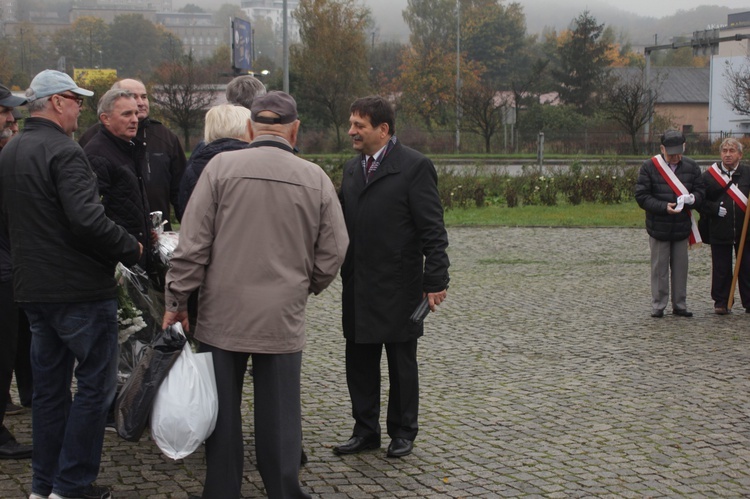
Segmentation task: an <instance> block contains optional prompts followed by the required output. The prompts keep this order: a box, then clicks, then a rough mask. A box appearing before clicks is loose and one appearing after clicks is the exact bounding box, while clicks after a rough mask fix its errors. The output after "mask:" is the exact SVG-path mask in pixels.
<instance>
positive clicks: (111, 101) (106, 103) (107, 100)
mask: <svg viewBox="0 0 750 499" xmlns="http://www.w3.org/2000/svg"><path fill="white" fill-rule="evenodd" d="M122 98H127V99H133V98H135V96H134V95H133V94H132V93H131V92H130V91H128V90H122V89H119V88H116V89H114V90H107V92H106V93H105V94H104V95H102V98H101V99H99V105H98V106H97V108H96V115H97V116H101V115H102V114H109V113H111V112H112V110H113V109H114V108H115V102H117V101H118V100H119V99H122Z"/></svg>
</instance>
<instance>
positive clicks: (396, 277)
mask: <svg viewBox="0 0 750 499" xmlns="http://www.w3.org/2000/svg"><path fill="white" fill-rule="evenodd" d="M340 199H341V204H342V207H343V210H344V218H345V220H346V228H347V230H348V232H349V248H348V251H347V254H346V259H345V260H344V265H343V267H342V268H341V277H342V281H343V327H344V336H345V337H346V338H347V339H349V340H351V341H355V342H356V343H395V342H404V341H411V340H413V339H416V338H418V337H420V336H422V333H423V327H422V324H412V323H411V322H410V321H409V316H410V315H411V314H412V312H413V311H414V309H415V308H416V307H417V305H419V302H420V301H421V299H422V294H423V292H438V291H442V290H443V289H445V288H446V287H447V285H448V267H449V265H450V263H449V260H448V255H447V253H446V249H447V247H448V235H447V233H446V231H445V225H444V223H443V207H442V205H441V203H440V196H439V194H438V190H437V173H436V172H435V167H434V165H433V164H432V162H431V161H430V160H429V159H428V158H426V157H425V156H424V155H423V154H421V153H419V152H417V151H415V150H413V149H410V148H408V147H406V146H403V145H401V143H400V142H396V144H395V146H394V147H393V149H392V150H391V151H390V153H389V154H388V155H387V156H386V157H385V159H384V160H383V162H382V163H381V164H380V166H379V167H378V169H377V171H376V172H375V174H374V176H373V178H372V179H371V180H370V182H369V183H367V184H365V181H364V172H363V170H362V156H361V155H359V156H357V157H356V158H354V159H352V160H350V161H348V162H347V163H346V165H345V166H344V176H343V179H342V184H341V191H340Z"/></svg>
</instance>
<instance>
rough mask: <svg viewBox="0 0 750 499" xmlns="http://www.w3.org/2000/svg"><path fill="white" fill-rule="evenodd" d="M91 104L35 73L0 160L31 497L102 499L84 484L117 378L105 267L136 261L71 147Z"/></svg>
mask: <svg viewBox="0 0 750 499" xmlns="http://www.w3.org/2000/svg"><path fill="white" fill-rule="evenodd" d="M91 95H93V93H92V92H90V91H89V90H85V89H82V88H79V87H78V85H76V83H75V82H74V81H73V80H72V79H71V78H70V76H68V75H66V74H65V73H61V72H59V71H53V70H45V71H42V72H41V73H39V74H38V75H36V76H35V77H34V79H33V80H32V81H31V85H30V87H29V89H28V90H27V91H26V97H27V99H28V100H29V104H28V110H29V113H30V115H31V117H30V118H28V119H27V120H26V124H25V127H24V129H23V130H22V131H21V132H20V133H19V135H18V137H17V138H16V139H14V140H12V141H11V142H10V143H9V144H8V145H7V146H5V147H4V148H3V150H2V152H0V210H1V214H2V219H3V221H4V222H5V225H6V226H7V228H8V233H9V235H10V241H11V257H12V264H13V292H14V295H15V300H16V301H17V302H19V304H20V306H21V307H22V308H23V309H24V311H25V312H26V315H27V316H28V318H29V322H30V324H31V333H32V340H31V365H32V371H33V377H34V395H33V407H34V410H33V412H32V426H33V443H34V454H33V457H32V471H33V477H32V483H31V490H32V493H31V496H30V497H31V498H32V499H40V498H46V497H50V498H53V499H61V498H62V499H65V498H99V499H106V498H109V497H111V494H110V492H109V490H108V489H107V488H106V487H99V486H96V485H94V481H95V480H96V477H97V475H98V474H99V464H100V460H101V451H102V443H103V440H104V423H105V418H106V415H107V409H108V408H109V405H110V403H111V402H112V399H113V397H114V394H115V385H116V381H117V379H116V377H117V285H116V283H115V279H114V269H115V264H116V263H117V261H118V260H119V261H122V262H123V263H124V264H126V265H133V264H135V263H136V262H137V261H138V259H139V257H140V254H141V251H142V247H141V245H140V244H139V243H138V241H136V239H135V238H134V237H133V236H131V235H130V234H128V232H127V231H126V230H125V229H123V228H122V227H120V226H118V225H116V224H115V223H114V222H112V221H111V220H110V219H108V218H107V217H106V216H105V214H104V207H103V206H102V204H101V202H100V200H99V192H98V189H97V183H96V177H95V176H94V173H93V171H92V170H91V166H90V165H89V163H88V161H87V159H86V155H85V154H84V153H83V150H82V149H81V147H80V146H79V145H78V144H77V143H76V142H74V141H73V140H72V139H71V138H70V135H71V134H72V133H73V132H74V131H75V130H76V129H77V128H78V115H79V113H80V109H81V105H82V103H83V98H84V97H90V96H91ZM74 368H75V370H74ZM73 374H75V376H76V382H77V383H76V384H77V391H76V393H75V396H72V394H71V379H72V376H73Z"/></svg>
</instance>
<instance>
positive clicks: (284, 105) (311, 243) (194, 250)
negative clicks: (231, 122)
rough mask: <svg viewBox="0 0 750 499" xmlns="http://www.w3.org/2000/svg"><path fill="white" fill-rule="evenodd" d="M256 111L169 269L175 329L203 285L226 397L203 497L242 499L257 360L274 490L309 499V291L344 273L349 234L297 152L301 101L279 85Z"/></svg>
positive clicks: (188, 214)
mask: <svg viewBox="0 0 750 499" xmlns="http://www.w3.org/2000/svg"><path fill="white" fill-rule="evenodd" d="M251 112H252V118H251V121H252V127H251V136H252V138H253V141H252V142H251V144H250V147H249V148H248V149H243V150H240V151H232V152H226V153H221V154H219V155H218V156H216V157H215V158H214V159H212V160H211V161H210V162H209V163H208V165H207V166H206V168H205V170H204V171H203V173H202V174H201V176H200V179H199V180H198V183H197V185H196V186H195V190H194V191H193V195H192V197H191V198H190V203H188V206H187V209H186V211H185V214H184V217H183V219H182V227H181V231H180V242H179V245H178V246H177V249H176V250H175V252H174V257H173V258H172V261H171V264H172V266H171V268H170V270H169V272H168V273H167V283H166V305H167V312H166V314H165V315H164V326H165V327H166V326H167V325H169V324H173V323H175V322H178V321H180V322H182V323H183V325H184V326H187V299H188V296H189V294H190V292H191V291H193V290H194V289H196V288H198V287H200V297H199V305H198V307H199V314H198V322H197V324H196V328H195V329H196V331H195V338H196V339H197V340H198V341H200V351H205V352H211V353H212V354H213V357H214V370H215V372H216V384H217V387H218V396H219V418H218V421H217V423H216V430H214V433H213V435H211V437H210V438H209V439H208V440H207V442H206V465H207V466H206V468H207V469H206V481H205V484H204V488H203V498H217V497H221V498H238V497H240V496H241V493H240V488H241V483H242V476H243V463H244V448H243V447H244V446H243V437H242V415H241V402H242V385H243V382H244V377H245V372H246V371H247V362H248V358H249V357H250V356H252V362H253V382H254V408H255V409H254V412H255V447H256V455H257V459H258V470H259V471H260V475H261V477H262V478H263V484H264V485H265V488H266V493H267V494H268V497H270V498H298V497H310V496H309V495H308V494H307V493H305V492H304V491H303V490H302V488H301V486H300V483H299V466H300V453H301V449H302V442H301V439H302V430H301V410H300V370H301V365H302V349H303V347H304V345H305V306H306V303H307V298H308V295H309V294H310V293H315V294H318V293H320V292H321V291H323V290H324V289H325V288H326V287H327V286H328V285H329V284H330V283H331V281H333V279H334V278H335V276H336V274H337V272H338V270H339V267H340V266H341V264H342V262H343V260H344V256H345V253H346V248H347V245H348V244H349V239H348V236H347V232H346V227H345V225H344V218H343V214H342V211H341V206H340V204H339V201H338V198H337V196H336V191H335V189H334V187H333V184H332V183H331V181H330V179H329V178H328V176H327V175H326V174H325V172H324V171H323V170H321V169H320V167H318V166H317V165H315V164H314V163H310V162H308V161H305V160H303V159H301V158H298V157H296V156H295V155H294V151H293V147H294V145H295V142H296V139H297V132H298V130H299V120H298V119H297V108H296V103H295V101H294V99H293V98H292V97H291V96H290V95H288V94H286V93H283V92H269V93H268V94H266V95H265V96H263V97H260V98H258V99H256V100H255V101H254V102H253V106H252V109H251Z"/></svg>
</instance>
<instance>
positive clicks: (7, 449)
mask: <svg viewBox="0 0 750 499" xmlns="http://www.w3.org/2000/svg"><path fill="white" fill-rule="evenodd" d="M32 448H33V447H31V446H30V445H22V444H19V443H18V442H16V440H15V439H13V438H12V439H10V440H8V441H7V442H5V443H4V444H2V445H0V459H28V458H30V457H31V450H32Z"/></svg>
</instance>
